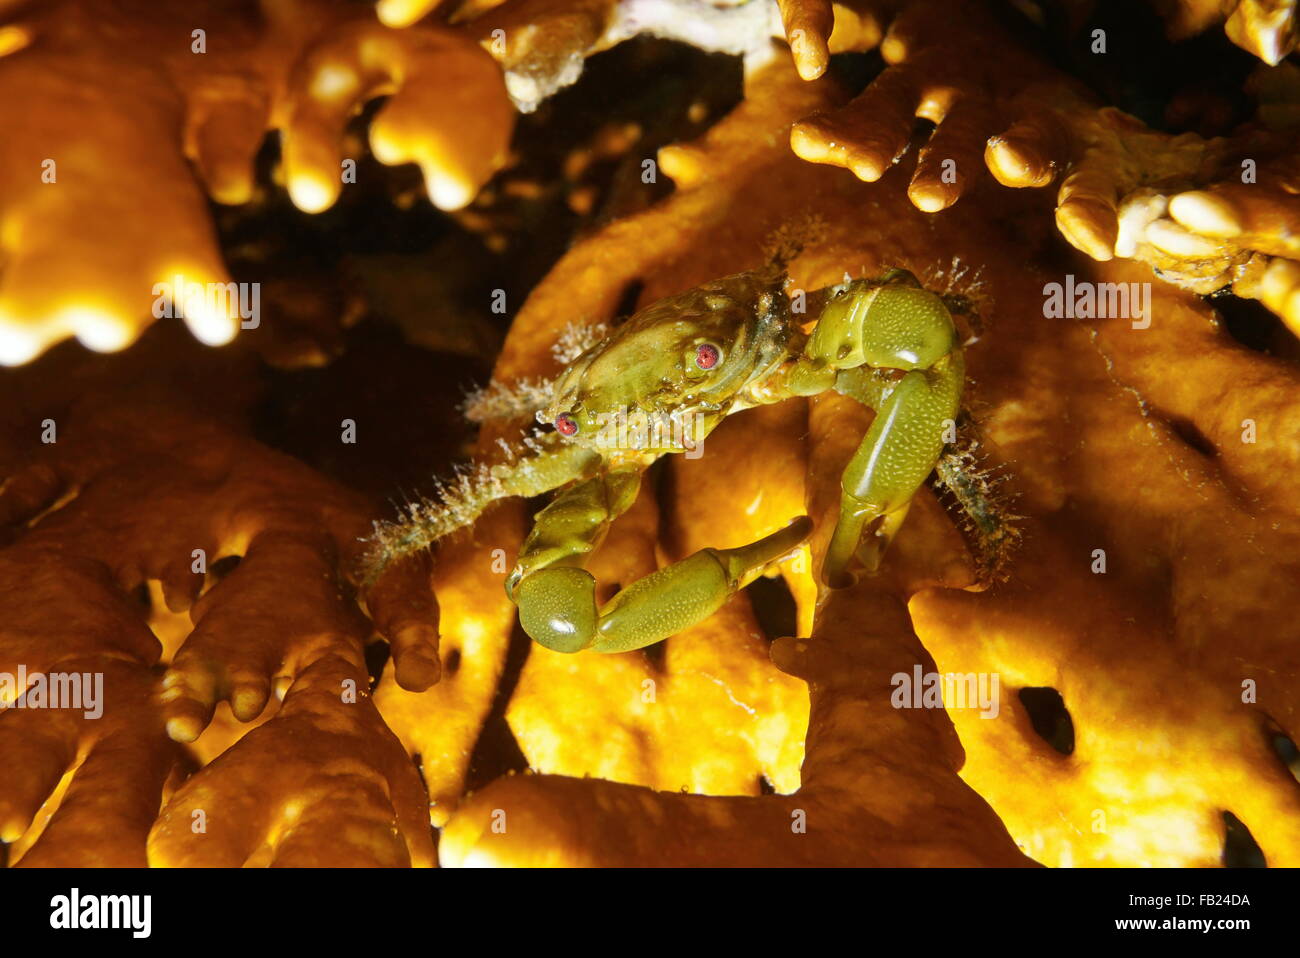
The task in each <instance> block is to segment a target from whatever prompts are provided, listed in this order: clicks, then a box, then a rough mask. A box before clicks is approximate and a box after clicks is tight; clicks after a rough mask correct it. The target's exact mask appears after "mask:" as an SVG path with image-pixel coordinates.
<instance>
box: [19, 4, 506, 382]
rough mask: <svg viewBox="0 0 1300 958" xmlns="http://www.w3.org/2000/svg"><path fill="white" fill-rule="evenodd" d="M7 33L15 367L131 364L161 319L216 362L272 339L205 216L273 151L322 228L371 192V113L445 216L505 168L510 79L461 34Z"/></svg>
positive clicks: (298, 13) (284, 21)
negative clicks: (247, 337)
mask: <svg viewBox="0 0 1300 958" xmlns="http://www.w3.org/2000/svg"><path fill="white" fill-rule="evenodd" d="M9 21H10V22H8V23H7V24H6V25H5V26H4V27H3V29H4V31H6V34H5V35H6V36H8V37H10V38H12V39H13V42H12V43H10V44H8V45H7V48H6V49H5V50H4V56H3V57H0V91H2V92H3V95H4V98H5V100H6V101H7V102H8V103H10V104H11V105H12V106H11V108H10V114H9V127H8V129H9V135H8V136H6V138H5V142H4V146H3V148H0V182H3V183H4V184H5V189H4V191H3V192H4V199H3V201H0V224H3V226H2V229H3V235H4V237H5V247H6V249H5V257H4V265H3V273H2V274H0V363H4V364H9V365H12V364H17V363H23V362H26V361H28V360H30V359H31V358H32V357H34V356H36V355H38V354H39V353H40V352H41V351H43V350H44V349H46V348H47V347H49V346H50V345H51V344H53V343H56V342H58V341H60V340H62V339H65V338H68V337H73V336H75V337H76V338H77V339H78V340H80V341H81V342H82V343H83V344H84V345H86V346H89V347H90V348H92V349H96V350H101V351H112V350H118V349H122V348H124V347H126V346H127V345H129V344H130V343H131V342H132V341H134V340H135V338H136V337H137V336H138V335H139V334H140V332H141V330H142V329H144V328H145V327H146V326H147V325H148V324H149V323H151V322H153V321H154V320H155V319H159V318H164V317H167V318H183V319H184V321H185V322H186V324H187V325H188V326H189V327H190V329H191V331H192V332H193V333H194V335H195V336H196V337H197V338H198V339H199V340H200V341H202V342H204V343H209V344H213V345H217V344H221V343H225V342H228V341H229V340H230V339H231V338H232V337H234V336H235V335H236V333H237V332H238V331H239V330H240V328H241V327H243V328H255V327H256V326H257V325H258V323H259V322H260V315H259V314H258V312H257V311H256V309H255V307H254V306H253V303H252V302H251V296H250V295H248V294H247V293H246V291H245V289H244V288H243V287H246V286H247V285H248V284H241V286H236V284H235V283H234V282H233V280H232V277H231V275H230V272H229V269H228V267H227V264H226V263H225V262H224V260H223V257H222V253H221V250H220V249H219V248H218V245H217V240H216V236H215V235H214V231H213V226H212V220H211V215H210V213H209V210H208V206H207V199H208V197H211V199H213V200H215V201H216V202H218V203H223V204H240V203H246V202H248V201H249V200H250V199H251V198H252V197H253V191H254V159H255V156H256V154H257V152H258V150H259V148H260V146H261V144H262V142H263V139H264V137H265V136H266V134H267V133H268V132H270V131H279V132H280V133H281V134H282V148H283V155H282V161H283V166H284V171H283V175H284V178H285V180H286V182H287V185H288V189H289V192H290V195H291V196H292V198H293V200H294V202H295V203H297V204H298V206H299V207H301V208H302V209H304V210H308V211H313V212H315V211H318V210H322V209H324V208H326V207H328V206H329V205H330V204H331V203H332V202H333V201H334V199H335V198H336V197H337V196H338V193H339V191H340V190H341V189H342V188H343V184H345V183H348V182H355V166H356V163H357V160H358V159H360V157H359V156H357V155H355V154H353V155H352V156H345V155H344V154H345V151H346V148H345V146H344V140H345V137H344V133H345V126H346V124H347V122H348V120H349V119H350V118H351V117H352V115H353V114H354V113H355V112H356V110H357V109H359V108H360V107H361V106H362V105H364V103H365V102H366V101H368V100H370V99H372V98H374V97H379V96H388V97H389V100H388V102H387V103H386V105H385V107H384V108H383V109H382V110H381V111H380V112H379V113H378V115H377V116H376V117H375V119H374V121H373V123H372V125H371V129H370V140H371V148H372V149H373V151H374V155H375V157H376V158H378V159H379V160H380V161H381V162H384V163H416V164H418V165H419V167H420V169H421V170H422V172H423V173H424V177H425V182H426V186H427V190H428V193H429V196H430V198H431V199H432V200H433V202H434V203H435V204H436V205H438V206H440V207H443V208H446V209H456V208H459V207H461V206H464V205H465V204H466V203H468V202H469V200H470V199H472V198H473V196H474V194H475V193H476V192H477V191H478V188H479V187H480V186H482V184H483V183H484V182H485V181H486V180H487V179H488V177H490V176H491V175H492V174H493V173H494V172H495V171H496V169H497V168H499V167H500V166H501V165H502V164H503V162H504V160H505V153H506V148H507V144H508V139H509V135H510V130H511V127H512V124H513V111H512V110H511V107H510V104H509V102H508V100H507V98H506V94H505V88H504V85H503V83H502V79H501V75H500V72H499V71H498V70H497V69H496V67H495V66H494V65H493V63H492V61H491V58H490V57H489V56H488V55H487V54H486V53H484V52H483V51H482V50H480V49H479V48H478V47H477V45H476V44H475V43H474V41H473V40H472V39H471V38H470V37H468V36H466V35H464V34H462V33H459V32H452V31H448V30H445V29H439V28H432V27H430V28H425V27H420V28H414V29H411V30H408V31H395V30H390V29H388V28H386V27H383V26H382V25H381V24H379V23H377V22H375V21H374V20H373V19H372V18H371V16H370V15H369V12H368V11H366V10H365V9H364V8H363V9H361V10H357V9H356V8H352V7H349V6H348V5H347V4H337V3H329V2H323V0H302V2H286V3H280V2H267V3H264V4H253V3H225V2H217V0H213V2H210V3H204V4H195V5H183V6H179V7H178V6H176V5H169V6H165V7H163V8H158V7H157V5H156V4H151V3H142V2H128V3H118V2H109V0H63V2H58V3H52V4H48V5H43V6H41V7H40V8H39V9H35V8H23V9H20V10H18V11H16V12H15V13H14V14H11V15H10V17H9ZM20 41H21V42H20ZM110 91H112V93H111V94H110ZM110 96H111V99H110Z"/></svg>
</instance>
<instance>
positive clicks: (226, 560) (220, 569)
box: [208, 556, 242, 588]
mask: <svg viewBox="0 0 1300 958" xmlns="http://www.w3.org/2000/svg"><path fill="white" fill-rule="evenodd" d="M241 558H242V556H222V557H221V558H220V559H218V560H216V561H215V562H211V563H209V564H208V582H209V586H208V587H209V588H211V587H212V586H213V585H215V584H216V583H218V582H220V581H221V580H222V579H224V578H225V577H226V576H228V575H230V573H232V572H234V571H235V570H236V569H238V568H239V560H240V559H241Z"/></svg>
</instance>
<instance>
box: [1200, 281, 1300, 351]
mask: <svg viewBox="0 0 1300 958" xmlns="http://www.w3.org/2000/svg"><path fill="white" fill-rule="evenodd" d="M1210 302H1211V303H1213V305H1214V308H1215V309H1216V310H1218V312H1219V319H1220V321H1221V323H1222V326H1223V329H1224V331H1225V332H1227V334H1228V335H1229V336H1231V337H1232V338H1233V339H1235V340H1236V341H1237V342H1239V343H1241V345H1243V346H1245V347H1246V348H1247V349H1252V350H1254V351H1255V352H1257V353H1264V354H1265V355H1266V356H1276V357H1278V358H1280V359H1290V360H1293V361H1300V341H1298V340H1297V339H1296V336H1295V334H1294V333H1292V332H1291V331H1290V330H1289V329H1287V328H1286V324H1285V323H1283V322H1282V320H1281V319H1280V318H1279V317H1278V315H1277V314H1276V313H1274V312H1273V311H1272V310H1270V309H1269V308H1268V307H1267V306H1265V305H1264V304H1263V303H1261V302H1259V300H1255V299H1243V298H1242V297H1240V296H1234V295H1232V294H1231V293H1230V292H1227V291H1224V292H1220V293H1218V294H1216V295H1214V296H1212V297H1210Z"/></svg>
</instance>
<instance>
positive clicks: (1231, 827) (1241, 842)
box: [1223, 811, 1268, 868]
mask: <svg viewBox="0 0 1300 958" xmlns="http://www.w3.org/2000/svg"><path fill="white" fill-rule="evenodd" d="M1223 867H1224V868H1267V867H1268V861H1267V859H1265V858H1264V852H1263V850H1261V849H1260V847H1259V844H1258V843H1257V842H1256V841H1255V836H1254V835H1252V834H1251V833H1250V829H1249V828H1247V827H1246V825H1245V823H1244V822H1242V820H1241V819H1239V818H1238V817H1237V816H1236V815H1234V814H1232V812H1228V811H1225V812H1224V813H1223Z"/></svg>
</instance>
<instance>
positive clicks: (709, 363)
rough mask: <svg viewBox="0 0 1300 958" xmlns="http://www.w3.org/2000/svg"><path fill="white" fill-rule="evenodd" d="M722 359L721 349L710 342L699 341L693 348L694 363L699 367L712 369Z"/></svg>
mask: <svg viewBox="0 0 1300 958" xmlns="http://www.w3.org/2000/svg"><path fill="white" fill-rule="evenodd" d="M721 361H722V351H721V350H720V349H718V347H717V346H714V345H713V344H712V343H700V345H699V346H697V347H696V349H695V365H696V366H698V367H699V368H700V369H712V368H713V367H714V366H716V365H718V363H719V362H721Z"/></svg>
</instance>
